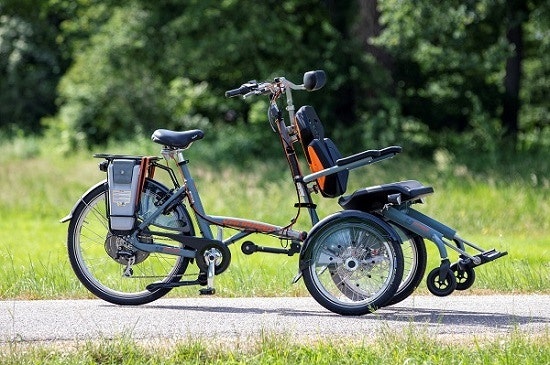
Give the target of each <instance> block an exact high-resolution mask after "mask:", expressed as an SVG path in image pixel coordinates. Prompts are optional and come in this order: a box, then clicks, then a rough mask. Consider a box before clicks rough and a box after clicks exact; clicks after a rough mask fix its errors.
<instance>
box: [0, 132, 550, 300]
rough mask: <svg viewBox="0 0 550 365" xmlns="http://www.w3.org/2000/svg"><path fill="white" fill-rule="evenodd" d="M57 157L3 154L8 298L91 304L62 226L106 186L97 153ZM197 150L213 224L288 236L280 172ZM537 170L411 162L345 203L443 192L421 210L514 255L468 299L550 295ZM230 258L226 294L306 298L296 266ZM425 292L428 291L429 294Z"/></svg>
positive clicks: (322, 202) (23, 151)
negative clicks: (264, 227) (209, 158)
mask: <svg viewBox="0 0 550 365" xmlns="http://www.w3.org/2000/svg"><path fill="white" fill-rule="evenodd" d="M51 146H52V145H51V143H50V144H48V143H46V142H43V141H40V140H17V141H16V142H13V143H8V144H3V145H0V171H1V174H0V186H1V187H2V189H1V190H0V230H1V231H2V232H3V234H2V235H1V236H0V237H1V238H0V299H8V298H36V299H38V298H84V297H90V295H89V294H88V293H87V291H85V290H84V289H83V288H82V287H81V286H80V285H79V283H78V281H77V280H76V277H75V276H74V274H73V273H72V270H71V268H70V265H69V263H68V259H67V253H66V246H65V245H66V243H65V240H66V229H67V225H66V224H60V223H59V219H60V218H62V217H63V216H65V215H66V214H68V213H69V211H70V210H71V208H72V206H73V204H74V203H75V201H76V200H77V199H78V198H79V197H80V196H81V195H82V194H83V193H84V192H85V191H86V190H87V189H88V187H90V186H91V185H92V184H94V183H95V182H97V181H99V180H101V179H103V178H104V177H105V175H104V173H102V172H100V171H99V170H98V168H97V163H98V162H99V161H98V160H96V159H93V158H92V157H91V153H89V152H86V153H84V152H75V153H74V154H72V155H70V156H61V155H59V154H58V153H55V148H54V147H51ZM205 146H206V145H205ZM194 147H195V146H193V147H192V148H191V150H190V151H189V152H190V155H189V157H190V160H191V169H192V171H194V173H195V178H196V180H197V184H198V186H199V189H200V191H201V193H202V198H203V203H204V205H205V208H206V209H207V211H208V212H209V213H211V214H215V215H232V216H241V217H247V218H251V219H255V220H263V221H267V222H271V223H275V224H279V225H286V224H288V223H289V221H290V219H291V218H292V217H294V215H295V214H296V210H295V209H294V208H293V205H294V203H295V202H296V198H295V195H294V190H293V184H292V183H291V182H290V181H289V173H288V171H287V170H286V169H285V166H284V165H283V164H282V163H280V162H274V163H268V162H265V161H258V163H257V164H256V165H253V166H248V164H247V166H245V167H236V166H234V165H231V164H227V165H224V164H222V163H218V164H216V165H210V164H206V163H205V162H204V158H202V156H201V153H204V152H205V151H206V150H207V148H206V147H203V148H197V149H194ZM141 148H147V150H146V151H145V153H146V154H157V153H158V152H157V151H158V146H156V145H154V144H152V143H150V142H145V141H136V142H135V143H132V144H127V145H123V146H113V147H109V148H107V149H106V150H108V151H109V152H117V153H136V152H137V151H140V150H141ZM444 157H445V156H444ZM548 160H549V159H548V158H546V159H545V161H548ZM537 161H538V162H537ZM537 161H535V162H533V161H531V160H529V159H528V156H527V158H525V159H524V160H521V159H520V160H518V161H516V162H515V163H514V164H508V165H506V166H502V167H501V168H499V167H498V166H489V167H488V168H487V171H484V172H483V171H482V172H475V171H473V170H471V169H469V168H468V167H466V166H465V165H461V164H460V163H458V162H456V161H452V159H449V158H448V157H446V158H442V157H440V156H439V157H438V155H436V158H435V159H434V161H417V160H413V159H411V158H409V157H407V156H406V155H402V156H397V157H396V158H394V159H393V160H389V161H385V162H382V163H380V164H377V165H375V166H371V167H368V168H363V169H359V170H356V171H354V172H352V173H351V174H350V184H349V189H348V192H351V191H353V189H356V188H359V187H363V186H369V185H376V184H381V183H385V182H390V181H396V180H404V179H409V178H410V179H417V180H420V181H421V182H423V183H425V184H430V185H432V186H434V188H435V190H436V193H435V194H434V195H432V196H430V197H428V198H427V199H426V203H427V204H425V205H423V206H418V208H419V209H420V210H421V211H423V212H424V213H426V214H428V215H430V216H433V217H435V218H437V219H439V220H441V221H442V222H445V223H448V224H449V225H451V226H453V227H454V228H456V229H457V230H458V231H459V233H460V234H461V236H463V237H464V238H466V239H468V240H469V241H472V242H475V243H478V244H479V245H481V246H482V247H484V248H493V247H495V248H497V249H499V250H507V251H508V252H509V256H507V257H505V258H502V259H499V260H498V261H496V262H494V263H490V264H488V265H485V266H482V267H480V268H478V269H476V273H477V274H478V275H477V280H476V283H475V285H474V287H473V288H472V289H471V290H469V291H468V292H471V293H483V292H490V291H500V292H524V293H534V292H546V293H548V292H549V291H550V264H549V262H550V234H549V232H550V219H549V218H548V217H550V182H549V178H548V174H547V170H548V167H547V166H546V165H545V164H544V163H540V161H539V160H537ZM533 176H537V177H536V178H533ZM316 200H317V202H318V204H319V207H318V211H319V214H320V216H321V217H322V216H326V215H327V214H330V213H332V212H335V211H337V210H339V207H338V205H337V202H336V200H335V199H322V198H320V197H316ZM295 228H297V229H301V230H306V231H307V230H309V229H310V228H311V224H310V222H309V220H308V218H307V214H306V212H302V214H301V216H300V218H299V220H298V223H297V224H296V227H295ZM229 233H230V232H229V231H228V232H226V234H229ZM251 239H252V240H253V241H255V242H256V243H258V244H264V245H272V246H278V245H279V242H278V241H277V240H275V239H273V238H269V237H268V238H266V237H263V236H252V237H251ZM427 244H428V248H429V264H428V270H430V269H431V268H433V267H435V266H437V265H438V255H437V252H436V251H435V249H434V246H433V244H431V243H430V242H427ZM231 250H232V254H233V261H232V265H231V266H230V268H229V269H228V270H227V272H226V273H224V274H223V275H220V276H219V280H218V281H217V287H218V295H223V296H298V295H308V293H307V291H306V290H305V288H304V286H303V285H302V284H301V283H300V284H297V285H291V284H290V282H291V280H292V278H293V277H294V275H295V274H296V273H297V257H287V256H284V255H281V256H274V255H269V254H257V255H252V256H244V255H242V253H241V252H240V245H239V244H237V245H234V246H233V247H231ZM419 291H420V292H421V293H422V292H423V293H426V292H427V291H426V289H425V287H424V286H422V287H421V288H419ZM171 295H172V296H188V295H193V296H194V295H197V288H194V287H191V288H181V289H177V290H174V291H172V293H171Z"/></svg>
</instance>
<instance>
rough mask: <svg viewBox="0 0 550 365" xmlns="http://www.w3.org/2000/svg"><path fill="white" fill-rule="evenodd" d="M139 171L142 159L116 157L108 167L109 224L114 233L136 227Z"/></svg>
mask: <svg viewBox="0 0 550 365" xmlns="http://www.w3.org/2000/svg"><path fill="white" fill-rule="evenodd" d="M139 173H140V160H130V159H114V160H112V162H111V163H110V164H109V167H108V168H107V184H108V186H109V202H108V208H109V225H110V229H111V231H112V232H114V233H121V232H128V231H131V230H132V229H133V228H134V224H135V221H136V215H135V213H136V207H137V202H136V200H137V197H138V196H139V194H138V191H137V189H138V188H139Z"/></svg>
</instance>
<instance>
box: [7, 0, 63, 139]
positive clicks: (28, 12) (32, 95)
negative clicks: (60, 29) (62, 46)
mask: <svg viewBox="0 0 550 365" xmlns="http://www.w3.org/2000/svg"><path fill="white" fill-rule="evenodd" d="M33 6H34V7H33ZM55 36H56V23H55V19H54V18H52V17H49V16H47V14H44V13H43V12H42V10H41V6H38V9H37V8H36V5H35V4H33V2H31V1H20V2H15V1H13V2H12V1H6V2H4V3H3V4H0V129H1V130H3V131H4V132H7V133H13V132H16V131H24V132H33V133H37V132H40V131H41V125H40V119H41V118H42V117H43V116H46V115H52V114H54V113H55V112H56V106H55V97H56V92H55V88H56V85H57V82H58V80H59V78H60V77H61V75H62V74H63V72H64V68H65V63H64V60H63V57H62V55H61V54H60V52H59V48H58V47H57V44H56V41H55Z"/></svg>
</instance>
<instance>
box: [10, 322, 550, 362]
mask: <svg viewBox="0 0 550 365" xmlns="http://www.w3.org/2000/svg"><path fill="white" fill-rule="evenodd" d="M4 347H5V348H4V350H3V351H2V354H1V355H0V362H1V363H2V364H10V365H11V364H18V365H24V364H38V363H48V364H151V365H154V364H166V365H169V364H269V365H272V364H285V365H287V364H462V365H467V364H514V365H515V364H522V365H531V364H533V365H535V364H537V365H538V364H548V363H550V334H549V333H548V332H547V333H544V334H542V335H537V336H536V337H532V336H526V335H525V334H523V333H520V332H519V331H513V332H511V333H509V334H507V335H499V336H495V337H492V338H487V337H476V336H473V337H471V338H468V339H466V340H464V339H457V338H449V339H447V340H443V341H441V339H439V338H438V341H437V343H434V340H433V338H432V337H431V336H430V335H429V334H427V333H426V332H423V331H422V330H418V329H415V328H405V329H404V330H403V331H402V332H389V331H384V332H383V333H381V334H380V335H379V336H377V337H376V338H363V339H357V340H355V341H349V339H345V340H338V339H335V340H333V341H327V340H310V341H305V342H304V341H296V339H293V338H291V337H289V336H280V335H273V334H270V333H262V334H261V335H260V336H259V337H255V338H248V339H243V340H242V341H239V342H238V343H232V342H224V341H222V340H220V339H218V340H216V339H191V338H190V339H187V340H180V341H169V342H158V341H154V340H153V341H136V340H132V339H129V338H118V339H114V340H101V341H97V342H84V343H72V344H65V345H63V346H62V347H60V346H56V345H44V344H42V345H33V346H26V345H22V344H18V343H11V344H7V345H4Z"/></svg>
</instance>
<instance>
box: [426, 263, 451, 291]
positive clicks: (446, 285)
mask: <svg viewBox="0 0 550 365" xmlns="http://www.w3.org/2000/svg"><path fill="white" fill-rule="evenodd" d="M426 284H427V286H428V290H429V291H430V293H432V294H433V295H435V296H438V297H445V296H447V295H449V294H451V293H452V292H453V291H454V290H455V289H456V278H455V276H454V274H453V272H452V271H451V270H449V271H447V275H446V276H445V277H444V278H440V277H439V267H436V268H435V269H433V270H432V271H430V273H429V274H428V277H427V279H426Z"/></svg>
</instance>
